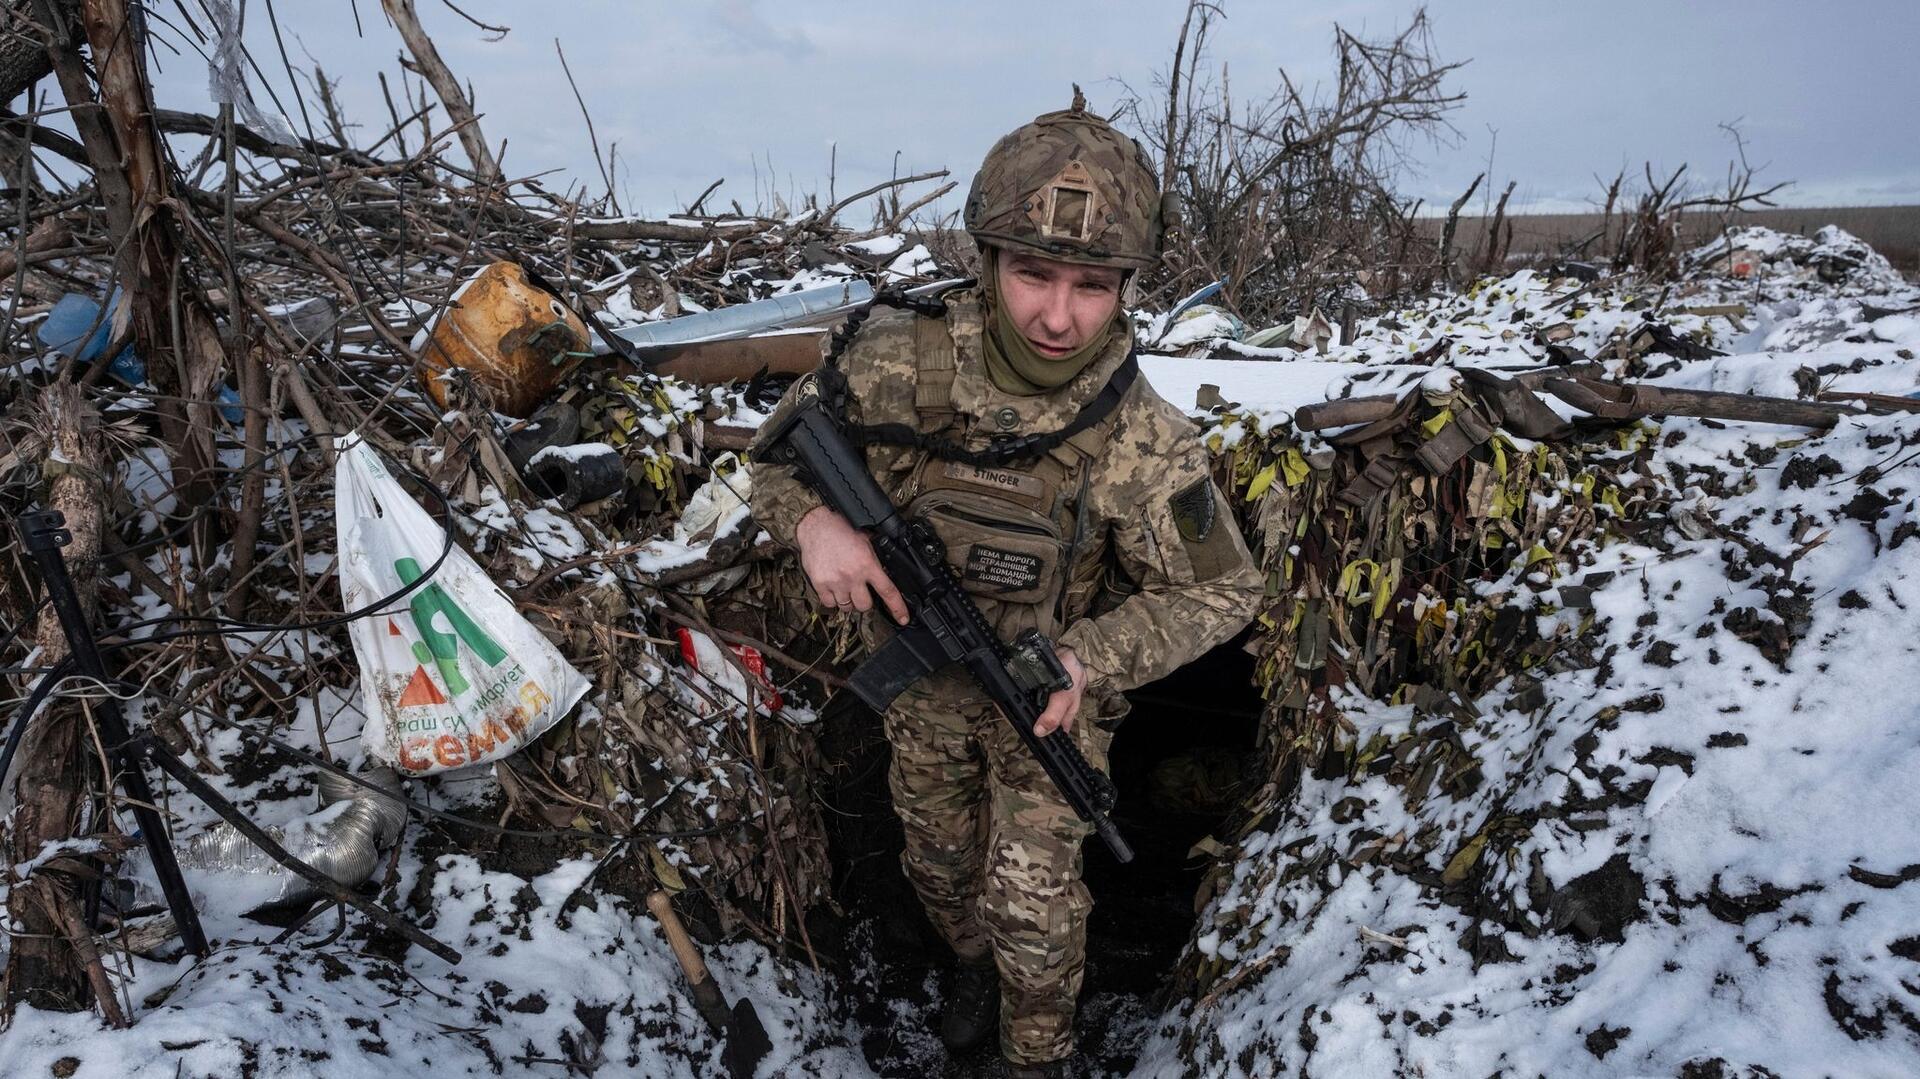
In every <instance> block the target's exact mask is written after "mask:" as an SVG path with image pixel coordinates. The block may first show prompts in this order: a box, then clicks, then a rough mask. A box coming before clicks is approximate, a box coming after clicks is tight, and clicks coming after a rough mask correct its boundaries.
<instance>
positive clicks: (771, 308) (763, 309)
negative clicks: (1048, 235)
mask: <svg viewBox="0 0 1920 1079" xmlns="http://www.w3.org/2000/svg"><path fill="white" fill-rule="evenodd" d="M959 283H960V280H959V279H958V278H955V279H952V280H947V281H936V282H934V283H933V284H930V285H922V286H920V287H919V288H915V289H910V290H908V292H907V295H909V296H921V295H926V294H928V293H932V292H937V291H940V290H943V289H946V288H949V287H951V286H953V285H957V284H959ZM872 301H873V286H872V285H869V284H867V283H866V282H865V281H862V280H859V279H858V278H855V279H852V280H849V281H845V282H842V283H840V284H837V285H823V286H821V287H819V288H810V289H802V290H801V291H799V292H790V293H788V294H786V295H784V296H773V297H770V298H768V299H765V300H755V301H754V302H752V303H742V304H733V305H732V306H729V307H722V308H719V309H717V310H713V311H702V312H699V313H698V314H692V315H682V316H680V317H679V318H670V319H664V320H661V321H659V322H643V323H640V324H639V325H637V326H622V327H620V328H618V329H615V330H614V331H613V332H614V333H615V334H617V335H618V336H620V337H621V338H622V339H624V340H625V341H627V342H628V343H629V344H631V345H633V346H634V347H635V348H639V349H649V348H660V347H664V346H668V345H685V344H691V343H693V342H695V341H722V340H727V339H730V338H735V337H746V336H749V335H751V334H755V333H759V332H761V331H763V330H773V329H779V328H781V327H783V326H810V325H817V324H819V323H821V322H831V321H833V320H834V319H835V318H837V317H838V316H840V315H844V314H846V313H848V312H850V311H852V310H853V309H855V308H857V307H860V306H861V305H863V304H867V303H871V302H872ZM593 350H594V351H595V352H596V353H601V354H605V353H608V352H611V351H612V347H611V346H609V345H608V344H607V343H606V342H604V341H601V340H599V339H598V335H597V334H596V335H595V340H594V343H593Z"/></svg>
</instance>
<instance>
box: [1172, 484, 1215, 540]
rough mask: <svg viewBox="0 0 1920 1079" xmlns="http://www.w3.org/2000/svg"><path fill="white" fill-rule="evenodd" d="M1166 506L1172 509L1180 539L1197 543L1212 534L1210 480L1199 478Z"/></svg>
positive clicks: (1212, 510) (1212, 517)
mask: <svg viewBox="0 0 1920 1079" xmlns="http://www.w3.org/2000/svg"><path fill="white" fill-rule="evenodd" d="M1168 504H1169V505H1170V506H1171V507H1172V508H1173V521H1174V523H1175V524H1176V525H1179V526H1180V538H1181V539H1183V540H1186V541H1187V542H1188V543H1199V542H1201V541H1203V540H1205V539H1206V538H1207V536H1208V535H1210V534H1211V533H1212V532H1213V524H1214V516H1215V503H1214V499H1213V481H1212V480H1210V479H1208V478H1207V477H1205V476H1202V477H1200V478H1199V479H1197V480H1195V481H1194V482H1193V483H1191V484H1189V485H1188V486H1187V487H1186V489H1184V490H1182V491H1180V492H1179V493H1177V494H1175V495H1174V496H1173V498H1171V499H1169V500H1168Z"/></svg>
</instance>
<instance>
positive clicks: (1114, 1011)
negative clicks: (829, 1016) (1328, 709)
mask: <svg viewBox="0 0 1920 1079" xmlns="http://www.w3.org/2000/svg"><path fill="white" fill-rule="evenodd" d="M1244 640H1245V637H1244V635H1243V636H1242V638H1240V639H1237V640H1235V641H1233V642H1230V643H1228V644H1225V645H1222V646H1220V647H1219V648H1216V649H1214V650H1213V651H1211V652H1209V653H1207V654H1206V655H1205V656H1203V657H1201V658H1200V659H1198V660H1196V661H1195V662H1193V663H1192V664H1189V665H1188V666H1187V667H1185V668H1183V669H1181V670H1180V671H1177V672H1175V673H1174V674H1173V675H1171V676H1169V677H1168V678H1165V679H1163V680H1161V681H1159V682H1155V683H1153V684H1151V685H1148V686H1144V687H1142V688H1141V689H1140V690H1138V691H1136V692H1134V693H1130V694H1128V697H1129V699H1131V700H1132V702H1133V711H1132V714H1131V715H1129V716H1128V717H1127V719H1126V721H1125V722H1124V723H1122V724H1121V726H1120V729H1119V730H1118V731H1117V732H1116V733H1115V736H1114V742H1113V749H1112V751H1111V761H1110V767H1111V770H1112V773H1113V777H1114V781H1115V783H1116V785H1117V786H1118V788H1119V791H1120V801H1119V806H1118V808H1117V809H1116V811H1115V813H1114V820H1115V822H1116V823H1117V824H1118V825H1119V826H1120V829H1121V831H1122V832H1123V833H1124V834H1125V835H1126V837H1127V839H1128V841H1129V843H1131V844H1132V846H1133V848H1134V851H1135V859H1134V861H1133V862H1132V863H1131V864H1129V865H1125V866H1123V865H1121V864H1119V863H1118V862H1117V861H1116V860H1115V859H1114V858H1113V856H1112V855H1111V854H1110V853H1109V852H1108V851H1107V850H1106V848H1105V846H1103V845H1102V844H1101V843H1100V842H1099V841H1098V840H1090V841H1089V842H1088V843H1087V845H1086V847H1085V848H1084V851H1085V853H1084V857H1085V880H1086V882H1087V886H1088V889H1089V890H1090V891H1091V892H1092V895H1093V903H1094V906H1093V913H1092V915H1091V916H1090V918H1089V920H1088V925H1087V956H1088V958H1087V975H1086V981H1085V984H1084V985H1083V987H1082V989H1081V995H1080V1010H1079V1013H1078V1016H1077V1018H1076V1021H1075V1042H1076V1045H1077V1047H1078V1051H1079V1055H1080V1057H1081V1059H1082V1061H1083V1063H1082V1064H1081V1066H1080V1068H1079V1070H1078V1072H1077V1074H1080V1075H1088V1076H1092V1075H1100V1076H1107V1075H1125V1074H1127V1073H1128V1072H1129V1071H1130V1070H1131V1069H1132V1067H1133V1064H1134V1061H1135V1058H1136V1057H1137V1055H1138V1053H1139V1051H1140V1048H1141V1045H1142V1044H1143V1043H1144V1041H1145V1039H1146V1037H1147V1035H1148V1034H1149V1033H1150V1026H1151V1022H1152V1020H1153V1018H1154V1017H1155V1016H1157V1015H1158V1014H1159V1013H1160V1010H1161V1007H1162V1006H1163V1005H1164V1004H1165V1001H1164V999H1163V995H1164V993H1165V991H1166V987H1167V985H1168V982H1169V977H1168V975H1169V974H1170V972H1171V971H1172V970H1173V966H1174V963H1175V962H1176V960H1177V959H1178V957H1179V955H1180V952H1181V950H1182V949H1183V948H1184V947H1185V945H1186V943H1187V940H1188V938H1189V936H1191V934H1192V930H1193V925H1194V917H1195V915H1194V909H1193V897H1194V893H1195V891H1196V889H1197V888H1198V886H1199V884H1200V880H1201V876H1202V874H1203V872H1204V871H1205V868H1206V862H1205V858H1204V856H1201V855H1194V854H1190V852H1191V851H1192V848H1193V846H1194V844H1195V843H1196V842H1198V841H1200V840H1201V839H1203V838H1204V837H1206V836H1207V835H1208V834H1210V833H1212V832H1213V831H1214V830H1215V829H1216V828H1218V827H1219V826H1220V825H1221V823H1222V822H1223V820H1224V819H1225V818H1226V816H1227V814H1228V813H1229V812H1230V811H1231V809H1232V808H1233V806H1234V804H1235V802H1236V800H1237V797H1238V795H1239V794H1240V793H1241V792H1242V791H1243V790H1244V789H1245V788H1244V786H1243V784H1244V783H1246V782H1247V781H1249V780H1251V776H1249V775H1247V772H1248V770H1249V769H1252V768H1254V767H1256V762H1257V760H1258V754H1257V752H1256V745H1255V740H1256V725H1257V721H1258V715H1259V711H1260V700H1259V694H1258V691H1257V690H1256V689H1255V688H1254V687H1253V684H1252V675H1253V659H1252V657H1250V656H1248V655H1247V654H1246V653H1245V652H1244V651H1242V649H1241V645H1242V644H1243V643H1244ZM848 698H849V695H846V694H842V695H841V698H840V699H837V700H836V702H835V704H834V705H832V706H830V707H829V709H828V711H827V713H826V715H825V716H823V720H822V744H821V748H822V750H823V752H824V756H825V757H826V759H827V760H828V761H830V762H831V770H830V773H829V775H828V778H827V781H826V783H825V785H824V789H823V790H822V791H821V795H822V799H823V803H824V806H825V813H826V823H827V834H828V845H829V853H830V855H831V858H832V863H833V869H834V898H835V903H836V905H837V906H838V908H839V910H838V912H831V911H824V910H823V911H821V912H820V914H819V916H818V918H817V920H816V921H815V922H814V923H813V924H812V925H811V926H810V931H811V932H812V935H813V939H814V943H815V945H816V947H818V948H820V949H821V950H822V951H823V952H824V953H825V954H823V955H822V956H821V958H822V959H823V961H825V962H826V963H827V964H828V965H829V966H831V967H832V968H834V969H835V971H836V972H837V973H838V974H839V976H840V977H839V979H838V981H839V984H840V986H841V988H842V992H843V994H844V1006H845V1007H846V1008H847V1009H848V1014H849V1015H850V1016H851V1018H852V1019H853V1021H854V1023H855V1025H856V1027H857V1028H858V1029H859V1030H860V1031H861V1032H862V1046H861V1048H862V1049H863V1051H864V1052H865V1055H866V1057H867V1061H868V1063H869V1064H870V1065H871V1066H872V1067H873V1069H874V1071H875V1073H876V1074H879V1075H882V1076H913V1077H916V1079H932V1077H940V1079H947V1077H960V1076H970V1075H975V1074H981V1073H982V1071H983V1070H985V1071H986V1072H987V1073H988V1074H991V1070H990V1068H989V1066H990V1065H991V1064H992V1063H993V1062H995V1061H997V1059H998V1055H999V1053H998V1048H997V1046H996V1045H995V1044H993V1043H992V1041H991V1040H990V1041H989V1044H988V1045H987V1046H985V1047H983V1048H982V1049H981V1050H978V1051H976V1052H974V1053H971V1054H967V1055H966V1056H965V1057H963V1058H958V1059H953V1058H950V1057H949V1054H948V1053H947V1051H946V1048H945V1047H944V1046H943V1045H941V1043H940V1040H939V1037H938V1035H937V1034H936V1033H935V1031H934V1026H935V1024H936V1023H937V1021H938V1016H939V1012H940V1004H941V992H942V976H943V973H944V971H945V970H946V968H947V965H948V963H949V961H950V952H949V951H948V949H947V947H946V945H945V943H944V942H942V941H941V940H940V938H939V937H938V935H937V934H936V933H935V932H934V930H933V927H932V925H931V924H930V923H929V922H928V921H927V918H926V916H925V914H924V913H922V911H921V908H920V903H919V900H918V899H917V898H916V897H915V895H914V893H913V889H912V887H911V886H910V885H909V884H908V883H907V880H906V877H905V875H904V874H903V873H902V871H901V869H900V862H899V855H900V851H901V849H902V846H903V842H904V840H903V837H902V832H901V828H900V823H899V819H898V818H897V817H895V816H894V813H893V809H892V806H891V804H890V802H889V800H888V794H887V785H886V771H887V763H888V759H889V756H890V754H889V750H888V747H887V743H886V739H885V738H884V736H882V734H881V732H880V722H879V718H878V717H877V716H875V715H874V714H873V713H872V712H870V711H867V710H866V709H865V708H863V707H861V706H860V705H858V704H857V703H854V702H852V701H850V700H849V699H848Z"/></svg>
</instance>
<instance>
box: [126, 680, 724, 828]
mask: <svg viewBox="0 0 1920 1079" xmlns="http://www.w3.org/2000/svg"><path fill="white" fill-rule="evenodd" d="M114 681H115V682H116V684H118V685H121V686H125V687H129V688H131V689H133V690H136V691H138V692H140V694H141V695H142V696H148V697H158V698H160V699H161V700H164V701H168V702H170V703H172V704H173V705H175V706H176V707H178V708H180V709H181V710H182V711H187V712H193V713H195V714H197V715H199V716H200V717H201V718H203V719H206V720H207V721H209V722H211V723H213V724H214V725H215V726H220V727H225V728H227V729H228V730H232V731H237V732H239V733H240V734H241V735H243V736H251V737H253V738H256V739H258V740H259V742H260V743H261V744H262V745H265V746H268V747H269V748H271V749H274V750H277V751H279V752H280V753H282V754H285V755H286V756H289V757H292V758H294V759H295V760H299V761H303V762H305V763H307V764H311V765H313V766H314V767H316V768H319V769H320V770H322V771H325V772H331V773H332V774H334V775H336V776H339V777H340V778H342V779H344V780H346V781H348V782H349V783H352V784H353V785H354V786H356V787H360V788H362V789H363V790H369V791H372V792H373V793H375V794H377V795H379V796H380V797H382V798H385V799H387V800H388V801H393V802H398V803H400V804H401V805H403V806H405V807H406V808H407V809H408V810H409V811H411V812H414V813H417V814H419V815H420V816H422V817H423V818H431V819H434V820H441V821H446V822H448V823H450V824H454V825H458V826H459V827H462V828H471V829H473V830H474V831H479V832H486V833H489V834H491V835H498V836H511V837H515V838H520V839H569V840H575V841H589V840H593V841H605V842H617V841H619V840H623V839H636V838H638V839H697V838H700V837H703V836H713V835H720V834H722V833H724V832H726V831H729V830H730V829H733V828H740V827H744V826H745V825H746V824H747V823H748V820H751V818H748V820H741V821H736V822H734V823H733V824H730V825H715V826H713V827H710V828H689V829H683V830H679V831H646V830H635V831H630V832H618V833H615V832H583V831H580V830H578V829H574V828H547V829H528V828H508V827H506V826H504V825H499V824H491V823H488V822H487V821H481V820H475V819H473V818H472V817H463V816H461V815H460V814H458V813H449V812H447V811H446V810H444V809H436V808H434V807H433V806H430V805H427V804H426V803H425V802H417V801H414V800H413V799H411V798H408V797H407V796H406V795H404V794H397V793H395V792H393V791H390V790H386V789H384V788H382V787H380V786H377V785H376V784H374V783H371V782H369V781H367V780H366V779H364V778H362V777H360V776H357V775H355V774H353V773H352V772H350V771H348V770H346V769H345V768H342V767H340V765H338V764H336V763H334V762H333V761H331V760H328V759H327V758H325V757H322V756H320V755H319V754H317V753H314V752H312V751H310V750H305V749H301V748H300V747H299V746H296V745H292V744H290V743H287V742H283V741H281V740H280V739H278V738H275V737H274V736H272V735H270V734H263V733H261V732H259V731H256V730H254V729H253V728H251V727H249V726H248V725H246V724H244V723H241V722H240V721H238V720H234V719H228V718H227V717H225V716H222V715H218V714H215V713H214V712H211V711H209V710H207V709H206V708H203V707H201V706H200V705H197V704H194V703H192V702H191V701H185V700H181V699H180V698H179V697H176V696H174V695H173V694H171V693H167V692H165V691H163V690H155V689H149V688H147V687H144V686H142V685H140V684H139V683H137V682H129V681H125V680H123V679H115V680H114ZM656 808H657V807H656ZM641 819H643V820H644V819H645V818H644V817H642V818H641ZM636 823H637V822H636Z"/></svg>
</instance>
